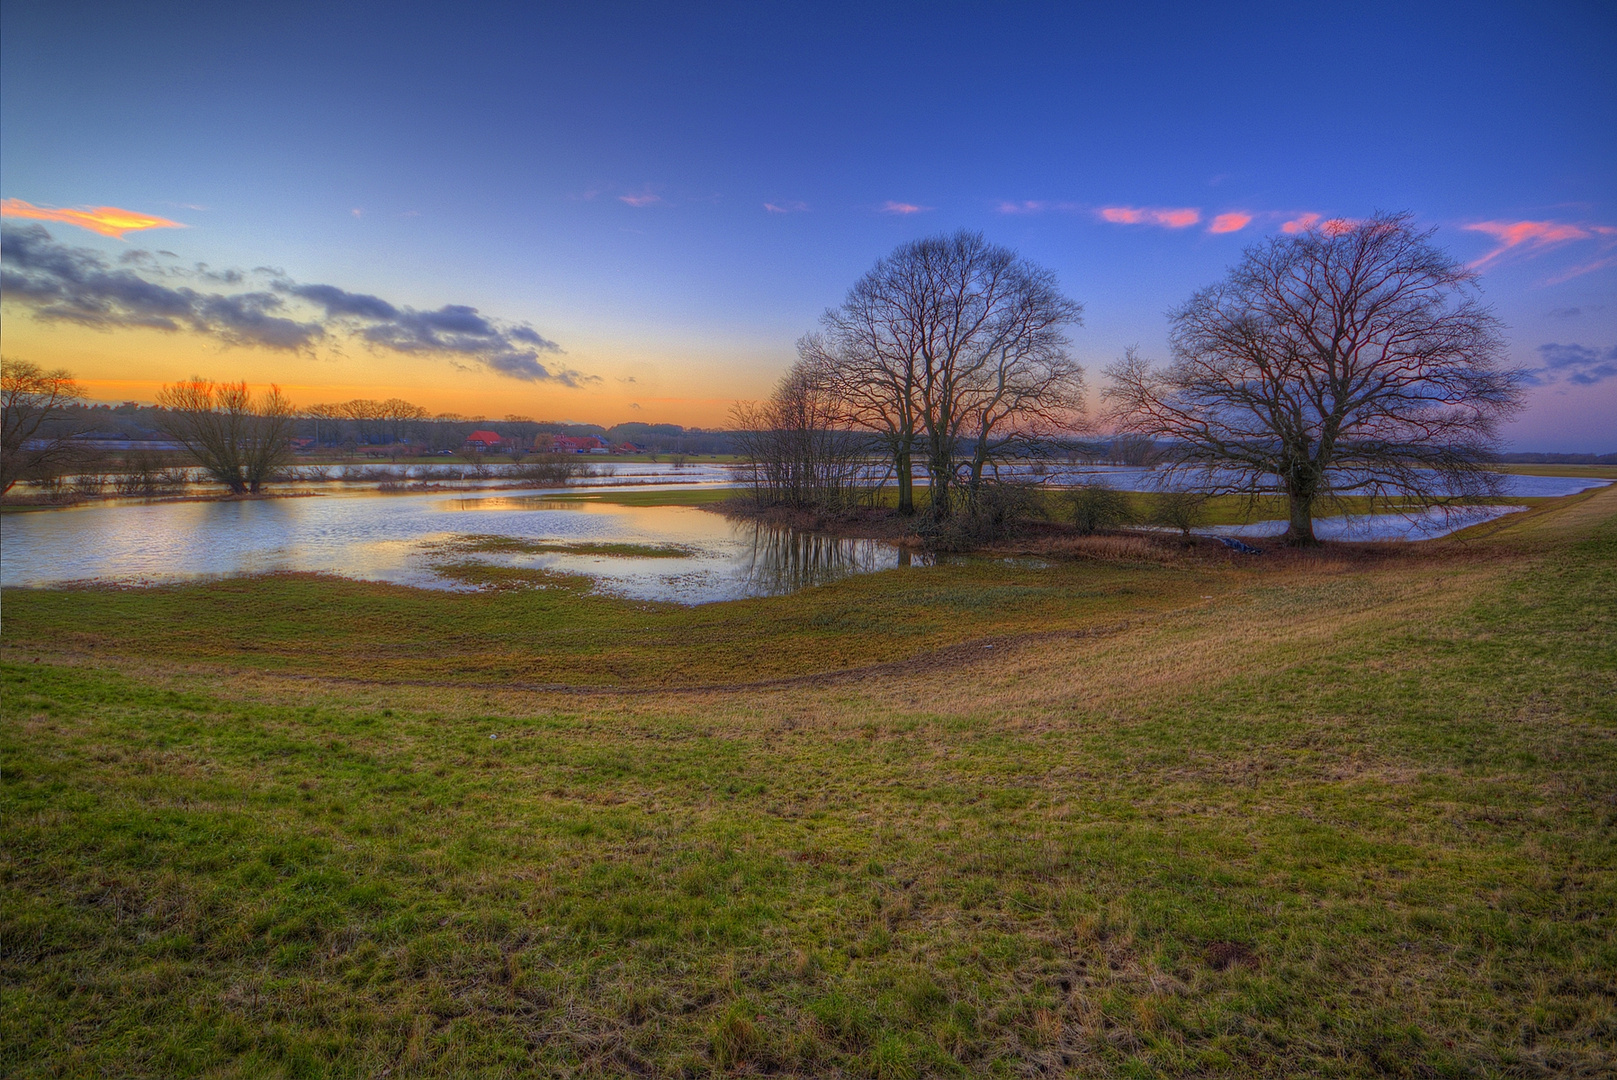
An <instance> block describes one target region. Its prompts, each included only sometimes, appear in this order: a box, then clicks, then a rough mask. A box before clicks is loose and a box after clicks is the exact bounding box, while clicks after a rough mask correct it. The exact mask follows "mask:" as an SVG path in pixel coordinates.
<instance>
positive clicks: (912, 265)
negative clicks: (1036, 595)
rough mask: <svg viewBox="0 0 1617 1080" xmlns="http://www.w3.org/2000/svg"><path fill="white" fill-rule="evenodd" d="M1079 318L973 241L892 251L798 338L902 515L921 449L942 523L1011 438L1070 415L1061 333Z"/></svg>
mask: <svg viewBox="0 0 1617 1080" xmlns="http://www.w3.org/2000/svg"><path fill="white" fill-rule="evenodd" d="M1081 314H1082V307H1081V306H1080V305H1079V304H1078V303H1076V302H1075V301H1073V300H1070V299H1068V298H1067V297H1065V296H1063V295H1062V294H1061V292H1060V291H1059V289H1058V288H1057V287H1056V282H1055V277H1054V275H1053V274H1051V273H1050V271H1048V270H1045V269H1043V268H1041V267H1038V266H1035V265H1034V264H1032V263H1030V262H1028V261H1027V260H1025V259H1023V258H1021V257H1019V256H1018V255H1017V254H1016V253H1015V252H1013V251H1010V250H1009V249H1007V248H1003V247H998V246H996V245H993V244H990V243H988V242H987V241H986V240H985V239H984V238H983V236H982V234H981V233H971V232H958V233H955V234H954V235H952V236H939V237H931V238H928V239H924V240H917V241H913V242H911V243H908V244H904V245H902V246H900V247H899V248H898V249H897V250H895V251H894V252H893V253H892V254H891V255H889V256H887V257H886V258H884V259H882V260H881V261H880V262H878V263H877V264H876V266H875V268H874V269H872V270H871V271H870V272H869V273H868V274H866V275H865V276H864V277H862V278H860V279H859V281H857V282H856V283H855V284H854V286H853V288H852V289H850V290H849V292H848V296H847V299H846V300H844V301H843V303H842V305H841V306H840V307H837V308H833V309H831V310H830V311H827V312H826V313H825V315H824V316H822V318H821V332H820V333H818V334H814V335H810V336H809V337H807V338H804V339H803V341H802V342H800V343H799V353H800V356H801V358H802V360H803V362H804V363H805V364H806V365H807V367H806V370H808V371H809V372H811V373H812V375H813V377H814V378H815V379H817V380H819V382H820V384H821V385H823V386H825V387H826V388H827V389H828V390H829V391H830V392H831V393H832V394H833V397H834V399H835V400H836V401H837V402H839V403H840V404H841V407H842V414H843V421H844V423H846V424H847V425H849V426H853V427H856V428H860V429H863V430H866V431H869V432H871V433H872V434H874V435H875V436H876V438H877V440H878V441H879V442H880V443H881V444H882V446H883V447H884V449H885V450H886V451H887V452H888V453H889V454H890V455H891V456H892V458H893V463H894V468H895V471H896V472H897V474H898V483H899V509H900V511H901V512H905V513H910V512H913V510H914V503H913V496H912V493H911V486H910V485H911V482H912V481H911V470H912V457H913V455H914V453H915V451H916V449H917V447H920V448H922V449H924V451H925V454H926V459H927V470H928V472H929V474H930V479H931V486H932V511H933V515H934V516H935V517H937V518H942V517H946V516H947V515H948V514H949V513H950V511H951V509H952V505H953V501H954V493H955V489H956V487H957V486H958V485H959V484H960V483H961V481H962V477H961V475H960V474H961V471H962V468H961V466H962V460H961V448H962V444H963V442H969V444H970V449H969V451H967V453H966V456H965V472H966V474H967V479H966V482H967V484H968V487H969V489H970V490H971V491H972V492H975V491H976V489H977V485H978V484H979V483H980V481H981V478H982V475H983V470H984V468H985V467H986V466H987V465H988V463H989V461H990V459H991V458H992V457H993V456H994V455H995V454H996V453H1000V452H1003V451H1005V450H1008V449H1010V448H1012V447H1013V446H1015V444H1016V442H1017V437H1018V436H1021V435H1024V434H1027V433H1029V432H1031V431H1032V430H1033V429H1034V427H1036V426H1038V425H1039V424H1042V423H1051V424H1052V425H1053V424H1054V422H1055V421H1056V420H1057V418H1058V417H1068V418H1070V415H1071V414H1072V413H1073V412H1074V411H1075V409H1076V406H1077V402H1078V396H1079V393H1080V390H1081V387H1080V384H1079V381H1078V380H1079V375H1080V372H1079V369H1078V367H1077V365H1076V364H1074V363H1072V361H1071V360H1070V359H1069V358H1068V357H1067V355H1066V346H1067V339H1066V337H1065V334H1064V331H1063V328H1064V327H1065V326H1066V325H1067V324H1071V323H1076V322H1078V321H1079V320H1080V317H1081Z"/></svg>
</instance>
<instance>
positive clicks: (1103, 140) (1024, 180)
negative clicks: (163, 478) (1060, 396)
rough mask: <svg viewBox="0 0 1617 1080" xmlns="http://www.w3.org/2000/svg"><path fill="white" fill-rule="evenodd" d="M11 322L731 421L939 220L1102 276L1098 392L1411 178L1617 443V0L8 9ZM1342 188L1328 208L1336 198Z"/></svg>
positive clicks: (1553, 409) (423, 383) (1602, 440)
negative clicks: (856, 286)
mask: <svg viewBox="0 0 1617 1080" xmlns="http://www.w3.org/2000/svg"><path fill="white" fill-rule="evenodd" d="M0 199H3V200H4V201H3V203H0V211H3V214H4V218H3V225H4V228H5V243H4V247H5V260H6V263H5V266H6V271H7V277H6V292H5V298H4V321H3V323H0V348H3V350H4V352H5V355H7V356H8V357H16V358H19V359H28V360H33V361H35V362H38V363H41V364H43V365H46V366H48V367H55V366H64V367H67V368H68V369H70V370H71V371H73V372H74V373H75V374H76V375H77V376H78V377H79V378H80V379H81V380H82V381H83V382H84V383H86V385H87V386H88V388H89V390H90V393H91V395H92V396H93V397H94V398H96V399H98V400H107V401H122V400H141V401H150V400H151V399H152V397H153V396H154V394H155V393H156V391H157V390H158V389H159V388H160V387H161V386H162V385H163V384H164V383H168V382H174V381H177V380H179V379H182V378H185V377H188V376H190V375H192V374H193V373H195V374H201V375H203V376H206V377H210V378H216V379H228V380H236V379H246V380H247V381H249V382H251V383H254V384H265V383H269V382H276V383H278V384H280V385H281V386H282V387H283V388H284V389H285V390H286V391H287V392H288V394H289V395H290V396H291V397H292V399H293V400H294V401H295V402H297V403H298V404H300V405H306V404H313V403H317V402H331V401H342V400H346V399H348V398H352V397H392V396H399V397H404V398H406V399H408V400H411V401H415V402H417V403H419V404H422V405H424V406H426V407H427V408H429V409H430V410H432V411H433V412H443V411H453V412H460V413H466V414H473V415H485V416H488V417H491V418H499V417H503V416H505V415H508V414H515V415H523V416H531V417H534V418H537V419H547V420H570V421H581V422H593V423H601V424H608V425H610V424H613V423H618V422H623V421H632V420H641V421H646V422H665V423H681V424H686V425H689V426H697V425H701V426H720V425H723V424H724V423H725V421H726V417H727V415H728V413H729V410H730V408H731V405H732V403H734V402H735V401H737V400H739V399H750V398H758V397H762V396H764V395H765V394H767V393H768V391H769V388H770V386H771V384H772V383H773V382H774V381H775V380H776V379H777V378H778V377H779V376H780V374H781V373H782V372H783V371H784V370H785V369H786V367H787V366H788V365H789V364H790V363H791V361H792V360H793V358H794V356H795V342H796V341H797V339H798V338H799V337H800V336H802V335H803V334H804V333H806V332H808V331H810V330H812V329H814V326H815V323H816V320H817V319H818V317H819V315H820V313H821V312H822V311H823V310H824V309H825V308H826V307H828V306H832V305H835V304H837V303H838V302H840V300H841V299H842V297H843V295H844V293H845V292H846V290H847V289H848V287H849V286H850V285H851V284H852V283H853V282H854V281H855V280H856V279H857V278H858V277H859V276H860V275H861V274H863V273H864V272H865V271H867V270H868V269H870V267H871V266H872V265H873V264H874V263H875V262H876V260H877V259H878V258H880V257H881V256H882V255H884V254H886V253H887V252H889V251H891V250H892V249H893V248H894V247H895V246H896V245H898V244H900V243H903V242H905V241H907V240H911V239H915V238H917V237H921V236H927V235H935V234H938V233H942V232H949V231H953V230H955V229H960V228H966V229H972V230H980V231H982V232H983V233H984V234H985V235H986V236H987V237H988V238H989V239H990V240H991V241H994V242H996V243H1000V244H1004V245H1007V246H1009V247H1012V248H1015V249H1016V250H1017V251H1019V252H1020V253H1021V254H1022V255H1024V256H1026V257H1028V258H1030V259H1032V260H1033V261H1035V262H1037V263H1039V264H1041V265H1044V266H1047V267H1049V268H1050V269H1052V270H1054V271H1055V272H1056V273H1057V275H1058V276H1059V279H1060V282H1061V284H1062V287H1063V289H1064V290H1065V291H1066V292H1067V294H1068V295H1070V296H1072V297H1073V298H1075V299H1077V300H1079V301H1081V302H1082V303H1083V305H1084V311H1085V315H1084V322H1083V325H1082V326H1080V327H1077V328H1075V329H1074V330H1073V332H1072V339H1073V349H1074V352H1075V354H1076V355H1077V357H1078V358H1079V359H1080V360H1081V361H1082V362H1083V363H1084V365H1085V367H1086V369H1087V371H1088V372H1089V376H1090V383H1091V386H1092V387H1093V388H1098V387H1099V386H1100V385H1101V384H1102V382H1103V380H1102V376H1101V372H1102V370H1103V369H1104V368H1105V366H1106V365H1107V364H1109V363H1111V362H1112V361H1114V360H1115V359H1116V358H1117V357H1118V356H1119V355H1121V353H1122V352H1123V350H1124V349H1126V348H1128V347H1130V346H1136V345H1137V346H1138V347H1139V349H1140V350H1141V352H1142V353H1143V354H1144V355H1146V356H1151V357H1158V358H1166V356H1167V329H1168V322H1167V312H1168V311H1169V310H1170V309H1172V308H1173V307H1174V306H1176V305H1177V304H1180V303H1182V302H1183V301H1184V300H1185V299H1187V298H1188V297H1189V296H1190V294H1191V293H1192V292H1194V291H1195V290H1196V289H1198V288H1201V287H1203V286H1206V285H1208V284H1211V283H1212V282H1214V281H1217V280H1218V279H1219V278H1220V277H1221V276H1222V275H1223V274H1224V273H1225V272H1226V271H1227V269H1228V268H1229V267H1230V266H1231V265H1233V264H1234V263H1235V262H1236V261H1237V260H1239V258H1240V257H1241V253H1242V251H1243V249H1244V248H1246V247H1247V246H1249V245H1251V244H1254V243H1257V242H1259V241H1261V240H1262V239H1264V238H1265V237H1267V236H1271V235H1274V234H1276V233H1278V232H1281V231H1282V230H1284V229H1286V228H1287V227H1288V226H1289V227H1290V228H1293V229H1295V228H1299V227H1303V226H1305V225H1306V224H1307V223H1308V222H1310V221H1317V220H1323V219H1329V218H1334V217H1346V218H1356V217H1363V216H1366V215H1369V214H1371V213H1374V212H1376V211H1408V212H1409V213H1411V214H1412V215H1413V216H1414V219H1415V220H1416V221H1417V222H1418V223H1419V224H1420V225H1422V226H1423V227H1426V228H1431V229H1435V230H1436V232H1435V234H1434V236H1433V242H1434V243H1436V244H1437V245H1438V246H1440V247H1442V248H1444V249H1445V250H1447V251H1449V252H1450V253H1451V254H1452V255H1453V256H1454V257H1455V258H1457V259H1459V260H1461V261H1463V262H1465V263H1467V264H1470V265H1471V266H1473V267H1475V268H1476V269H1477V270H1478V271H1479V273H1480V274H1481V275H1482V276H1481V287H1482V289H1483V295H1484V297H1485V298H1486V299H1487V301H1488V302H1489V303H1490V304H1492V305H1493V308H1494V310H1495V312H1496V314H1497V315H1498V316H1499V318H1500V319H1501V320H1503V322H1504V323H1505V325H1506V326H1507V327H1508V334H1507V336H1508V341H1509V353H1508V358H1507V359H1508V361H1509V362H1510V363H1511V364H1513V365H1515V366H1518V367H1521V368H1523V369H1525V370H1528V371H1529V372H1531V374H1530V376H1529V379H1530V381H1531V386H1530V389H1529V395H1528V408H1527V409H1526V410H1525V411H1524V412H1523V414H1522V415H1521V416H1520V418H1519V419H1517V420H1516V421H1515V422H1514V423H1513V424H1511V425H1510V426H1509V427H1508V428H1507V429H1506V431H1505V437H1506V440H1507V443H1508V444H1509V445H1510V446H1511V447H1512V448H1514V449H1524V450H1544V451H1559V452H1601V453H1606V452H1613V451H1617V6H1613V5H1611V4H1609V3H1586V4H1575V3H1560V4H1557V3H1514V4H1497V3H1464V4H1458V3H1457V4H1441V3H1429V4H1408V3H1396V4H1386V5H1376V4H1352V5H1347V4H1333V5H1326V4H1304V3H1283V4H1239V3H1226V4H1217V5H1211V4H1190V3H1177V4H1153V3H1133V4H1129V5H1120V4H1078V3H1066V4H1050V5H1040V4H1031V3H1030V4H1004V3H927V4H921V3H916V4H881V3H871V2H868V0H867V2H865V3H858V4H792V3H743V4H733V5H732V4H722V3H705V4H683V3H669V4H615V3H609V2H600V3H590V4H579V5H562V4H544V5H535V4H512V5H499V4H458V5H442V4H438V5H413V4H409V3H404V2H393V3H386V4H374V5H372V4H363V3H352V4H343V5H331V4H299V3H293V2H281V3H276V4H263V5H251V6H249V5H240V4H218V3H187V4H163V3H143V4H138V5H132V4H82V3H74V2H72V0H49V2H43V3H41V2H34V0H7V2H6V4H5V5H4V7H3V8H0ZM1311 215H1314V216H1313V217H1311Z"/></svg>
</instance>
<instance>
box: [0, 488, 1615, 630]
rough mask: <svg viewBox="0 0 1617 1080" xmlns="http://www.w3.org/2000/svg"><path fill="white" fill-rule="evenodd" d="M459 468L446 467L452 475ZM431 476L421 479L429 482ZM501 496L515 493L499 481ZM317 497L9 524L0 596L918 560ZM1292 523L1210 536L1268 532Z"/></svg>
mask: <svg viewBox="0 0 1617 1080" xmlns="http://www.w3.org/2000/svg"><path fill="white" fill-rule="evenodd" d="M457 467H458V466H447V465H446V466H444V468H445V469H450V468H457ZM1084 477H1089V478H1104V479H1105V480H1106V482H1108V483H1110V484H1111V485H1112V486H1114V487H1117V488H1120V489H1125V490H1150V489H1151V488H1152V487H1153V486H1154V484H1153V482H1152V481H1153V479H1154V476H1153V474H1152V473H1151V472H1150V470H1146V469H1133V468H1128V467H1118V466H1113V467H1104V466H1102V467H1095V466H1090V467H1081V472H1080V471H1078V470H1076V469H1074V468H1070V467H1069V468H1064V469H1063V470H1061V473H1060V475H1059V477H1056V476H1051V477H1047V479H1049V480H1051V481H1052V482H1074V481H1080V482H1081V480H1082V479H1083V478H1084ZM434 478H436V477H431V476H429V477H427V479H434ZM493 482H495V483H499V484H501V485H502V487H503V486H504V485H508V484H509V483H510V481H509V480H508V479H507V480H503V481H493ZM734 482H735V477H734V474H733V472H732V470H730V469H729V468H727V467H724V466H718V465H706V466H699V467H698V466H691V465H687V466H686V467H685V468H684V469H677V470H676V469H674V468H673V467H672V466H671V465H668V464H660V465H645V464H640V465H617V466H615V467H612V474H611V475H598V476H596V477H593V478H590V479H588V480H586V481H583V482H582V484H579V483H575V484H574V485H572V486H570V487H569V488H568V490H569V491H570V492H572V493H575V494H578V493H582V492H584V491H587V490H588V489H590V488H593V487H618V486H621V485H630V484H636V485H641V484H643V485H647V486H648V489H650V488H654V487H657V486H663V485H669V484H679V485H680V486H681V487H684V486H685V485H686V484H694V485H696V486H701V487H715V486H725V485H727V484H732V483H734ZM1505 482H1506V484H1507V490H1508V491H1510V493H1512V494H1515V495H1517V496H1558V495H1566V494H1570V493H1573V492H1576V491H1581V490H1584V489H1586V488H1589V487H1595V486H1602V485H1605V484H1608V483H1610V481H1607V480H1590V479H1583V478H1573V477H1554V476H1508V477H1506V478H1505ZM318 490H319V491H320V492H321V493H320V494H318V495H312V496H309V497H292V498H281V499H268V500H263V501H246V502H209V501H198V502H157V503H143V502H133V501H128V502H117V503H92V504H89V505H86V506H82V507H76V508H71V509H63V510H52V511H40V512H33V513H11V514H5V515H0V584H3V585H6V586H49V585H56V584H62V583H65V582H71V581H85V580H102V581H112V582H120V583H156V582H169V581H180V580H187V579H194V578H200V577H211V576H226V575H240V574H255V573H270V572H282V571H300V572H312V573H322V574H336V575H341V576H344V577H351V578H358V579H362V580H368V581H384V582H392V583H395V584H400V585H411V586H417V587H422V588H435V589H460V588H467V587H469V586H468V585H466V584H464V583H463V581H464V578H463V577H457V576H455V575H446V574H444V573H442V572H440V570H439V569H437V568H438V567H441V565H442V564H443V563H444V562H446V561H450V560H451V557H448V556H446V555H445V553H444V550H443V547H442V545H443V544H444V543H445V542H448V541H453V540H454V539H455V538H457V537H466V536H504V537H513V538H517V539H519V540H525V541H532V542H539V543H544V544H547V545H551V546H557V545H572V546H574V547H575V548H576V547H577V546H578V545H581V544H582V545H588V544H603V543H605V544H639V545H649V546H655V547H665V548H666V547H674V548H678V549H680V551H681V552H682V553H683V556H682V557H679V558H658V557H646V556H643V555H636V554H620V553H591V552H589V551H587V550H573V551H567V550H548V551H529V552H508V553H472V554H460V555H454V556H452V559H454V560H468V559H469V560H474V561H482V562H486V563H490V564H493V565H496V566H504V567H515V568H522V569H531V570H536V571H550V572H559V573H567V574H580V575H585V576H587V577H588V578H590V579H592V580H593V582H594V587H595V588H596V589H597V590H599V591H601V592H604V593H608V594H612V595H616V596H622V597H628V598H632V599H640V600H672V601H676V602H680V603H688V604H695V603H707V602H711V601H717V600H733V599H739V598H742V597H748V596H767V595H776V594H780V593H786V592H791V591H793V590H795V589H800V588H803V587H805V586H809V585H817V584H823V583H825V582H829V581H834V580H836V579H838V578H841V577H846V576H847V575H849V574H860V573H869V572H872V571H876V570H884V569H889V568H892V567H896V566H900V565H909V564H910V559H909V558H908V557H907V556H906V555H905V553H903V552H901V551H900V550H899V549H898V548H896V547H894V546H893V545H891V544H886V543H881V542H879V541H871V540H850V539H840V538H833V537H827V536H820V535H814V534H805V533H798V532H792V531H789V530H786V531H783V530H774V529H767V528H761V527H758V526H755V525H752V524H747V523H737V522H732V521H729V520H727V519H725V518H723V517H721V516H720V515H718V514H714V513H711V512H708V511H705V510H700V509H696V508H693V507H677V506H660V507H633V506H617V505H613V504H610V503H603V502H592V501H578V500H572V499H569V500H560V499H557V498H556V497H555V496H556V494H557V491H556V490H555V489H550V490H549V491H544V490H531V491H527V492H513V491H509V490H500V491H488V490H473V491H461V492H456V493H448V492H420V493H412V494H396V495H382V494H377V493H376V492H374V491H373V490H369V489H363V488H354V487H345V486H342V485H320V486H319V488H318ZM1518 509H1520V507H1485V508H1472V509H1468V510H1465V511H1459V512H1445V511H1442V510H1431V511H1425V512H1420V513H1411V514H1410V515H1408V516H1405V515H1400V514H1380V515H1376V516H1374V517H1351V518H1323V519H1319V520H1318V521H1316V523H1315V531H1316V534H1317V535H1318V536H1319V537H1320V538H1321V539H1327V540H1396V539H1403V540H1421V539H1430V538H1433V537H1437V536H1442V535H1445V534H1447V533H1449V532H1452V531H1454V530H1456V529H1460V528H1464V527H1466V526H1468V525H1473V524H1476V523H1478V522H1479V521H1484V520H1489V519H1491V518H1494V517H1498V516H1500V515H1502V514H1507V513H1511V512H1512V511H1514V510H1518ZM1284 530H1285V523H1284V522H1274V521H1272V522H1258V523H1255V524H1252V525H1243V526H1228V527H1220V528H1213V529H1206V530H1202V531H1203V532H1206V533H1211V534H1215V535H1226V536H1248V537H1253V536H1270V535H1278V534H1279V533H1281V532H1283V531H1284Z"/></svg>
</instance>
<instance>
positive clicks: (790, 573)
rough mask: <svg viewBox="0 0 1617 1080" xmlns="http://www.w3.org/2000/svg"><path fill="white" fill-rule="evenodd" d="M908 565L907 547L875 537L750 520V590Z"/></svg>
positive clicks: (783, 588) (768, 591)
mask: <svg viewBox="0 0 1617 1080" xmlns="http://www.w3.org/2000/svg"><path fill="white" fill-rule="evenodd" d="M909 565H911V557H910V553H909V552H908V551H906V550H904V549H903V548H899V547H895V546H894V545H892V544H885V543H882V542H880V541H877V540H851V539H846V538H843V537H836V536H826V535H823V534H821V533H808V532H798V531H796V530H794V529H776V528H770V527H767V526H764V525H755V526H753V528H752V553H751V557H750V558H749V559H748V561H747V567H746V579H747V583H748V586H749V588H750V591H751V592H752V593H753V594H754V595H762V596H778V595H780V594H782V593H789V592H795V591H797V590H798V589H802V588H807V587H808V586H810V585H824V584H827V583H829V582H832V581H836V580H838V579H839V578H845V577H848V576H849V575H850V574H868V573H870V572H871V571H873V570H891V569H893V568H895V567H900V566H909Z"/></svg>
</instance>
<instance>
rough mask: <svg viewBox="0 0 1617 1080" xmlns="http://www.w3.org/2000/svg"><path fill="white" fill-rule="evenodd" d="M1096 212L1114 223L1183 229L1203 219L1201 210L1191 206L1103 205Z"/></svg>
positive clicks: (1105, 219)
mask: <svg viewBox="0 0 1617 1080" xmlns="http://www.w3.org/2000/svg"><path fill="white" fill-rule="evenodd" d="M1095 213H1096V215H1098V216H1099V217H1100V219H1101V220H1102V221H1109V222H1111V223H1112V224H1113V225H1160V226H1161V227H1162V228H1164V229H1183V228H1186V227H1188V226H1190V225H1194V224H1196V222H1198V221H1200V220H1201V219H1202V213H1201V211H1200V210H1197V209H1194V208H1193V207H1189V206H1180V207H1150V206H1103V207H1101V208H1100V209H1099V210H1096V211H1095Z"/></svg>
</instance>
